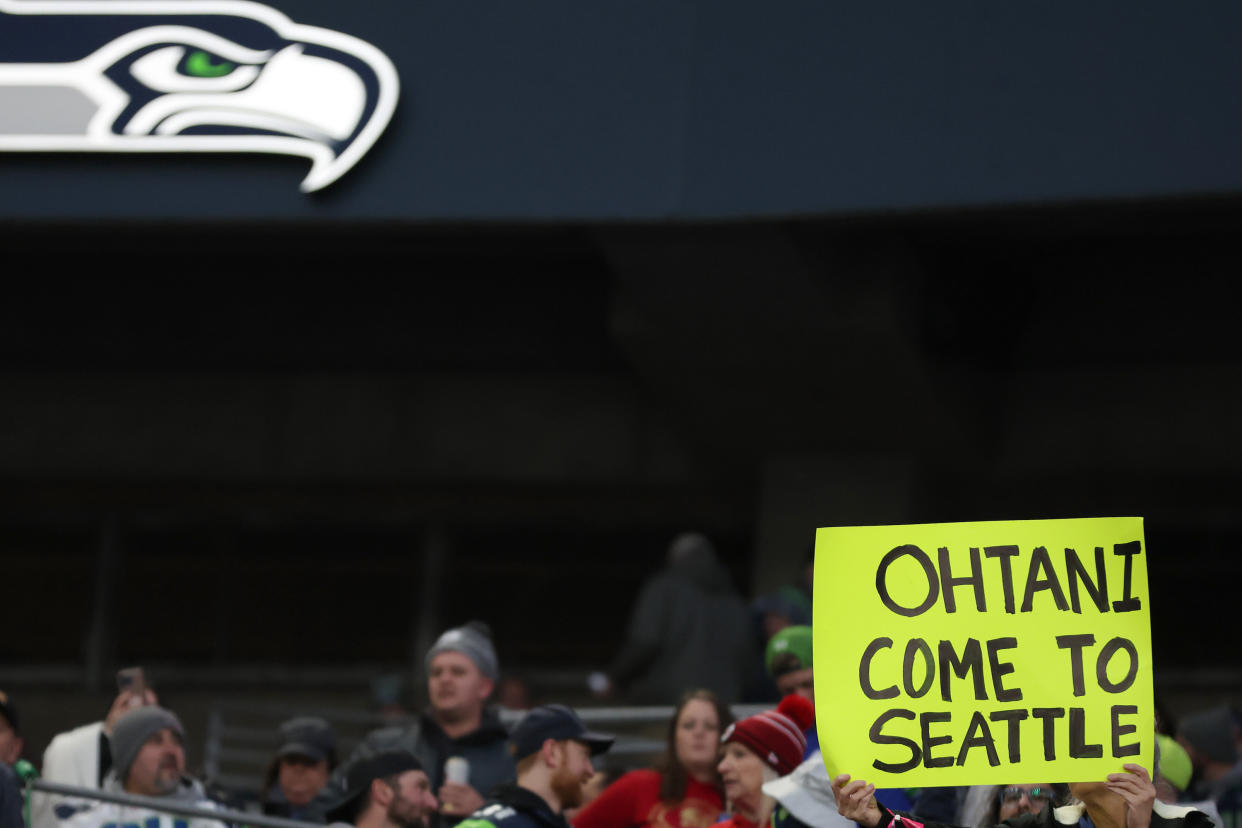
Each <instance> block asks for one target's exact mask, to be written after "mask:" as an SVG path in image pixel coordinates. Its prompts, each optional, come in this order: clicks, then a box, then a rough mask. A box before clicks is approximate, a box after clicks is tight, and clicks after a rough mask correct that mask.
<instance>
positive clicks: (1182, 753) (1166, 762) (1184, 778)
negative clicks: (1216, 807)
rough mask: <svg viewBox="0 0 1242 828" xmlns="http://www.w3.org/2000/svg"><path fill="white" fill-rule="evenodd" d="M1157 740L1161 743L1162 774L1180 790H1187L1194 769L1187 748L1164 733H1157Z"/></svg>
mask: <svg viewBox="0 0 1242 828" xmlns="http://www.w3.org/2000/svg"><path fill="white" fill-rule="evenodd" d="M1156 741H1157V742H1158V743H1159V744H1160V775H1161V776H1163V777H1164V778H1165V779H1167V780H1169V782H1170V784H1172V785H1173V787H1175V788H1177V789H1178V790H1179V791H1184V790H1186V786H1187V785H1189V784H1190V775H1191V772H1192V771H1193V770H1194V768H1193V767H1192V766H1191V764H1190V756H1189V755H1188V754H1187V753H1186V749H1185V748H1183V747H1182V746H1181V745H1179V744H1178V743H1177V742H1175V741H1174V740H1173V739H1171V738H1169V737H1168V736H1165V735H1164V734H1163V733H1157V734H1156Z"/></svg>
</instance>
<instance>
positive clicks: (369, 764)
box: [325, 750, 423, 822]
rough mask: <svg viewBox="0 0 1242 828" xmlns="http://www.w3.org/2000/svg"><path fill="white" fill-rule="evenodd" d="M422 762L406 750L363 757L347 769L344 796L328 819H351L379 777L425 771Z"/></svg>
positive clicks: (344, 820) (340, 820)
mask: <svg viewBox="0 0 1242 828" xmlns="http://www.w3.org/2000/svg"><path fill="white" fill-rule="evenodd" d="M422 769H423V763H422V762H420V761H418V759H417V758H416V757H415V756H414V754H412V753H410V752H409V751H406V750H390V751H386V752H384V753H377V754H375V755H374V756H368V757H367V758H366V759H360V760H359V761H357V762H355V763H354V764H353V765H352V766H351V767H350V768H349V769H348V770H347V771H346V772H345V795H344V797H342V798H341V799H340V800H339V801H338V802H337V803H336V804H335V805H333V806H332V808H331V810H329V811H328V812H327V813H326V814H325V816H327V818H328V821H329V822H351V821H353V819H354V817H356V816H357V814H358V806H359V805H360V804H361V803H362V796H363V794H365V793H366V792H367V791H369V790H370V789H371V783H372V782H374V781H375V780H376V779H385V778H387V777H389V776H397V775H398V774H402V773H405V772H406V771H412V770H419V771H420V770H422Z"/></svg>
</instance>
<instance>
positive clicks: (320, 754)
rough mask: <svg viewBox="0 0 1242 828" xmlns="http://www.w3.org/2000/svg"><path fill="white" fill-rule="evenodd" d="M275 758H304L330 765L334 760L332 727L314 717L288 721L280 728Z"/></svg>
mask: <svg viewBox="0 0 1242 828" xmlns="http://www.w3.org/2000/svg"><path fill="white" fill-rule="evenodd" d="M276 756H277V758H280V759H283V758H284V757H286V756H305V757H306V758H307V759H313V760H314V761H316V762H327V763H328V764H329V765H331V764H333V763H334V762H335V760H336V733H334V732H333V730H332V725H330V724H328V723H327V722H326V721H324V720H323V719H320V718H316V717H314V716H300V717H298V718H296V719H290V720H289V721H287V722H285V723H284V724H282V725H281V726H280V747H278V748H277V749H276Z"/></svg>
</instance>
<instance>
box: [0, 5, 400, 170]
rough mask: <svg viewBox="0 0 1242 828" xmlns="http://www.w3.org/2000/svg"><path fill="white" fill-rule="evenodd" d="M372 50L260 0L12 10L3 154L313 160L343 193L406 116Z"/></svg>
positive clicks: (1, 20) (3, 13) (1, 42)
mask: <svg viewBox="0 0 1242 828" xmlns="http://www.w3.org/2000/svg"><path fill="white" fill-rule="evenodd" d="M397 88H398V85H397V72H396V69H395V68H394V67H393V65H392V62H391V61H390V60H389V59H388V58H387V57H386V56H385V55H384V53H383V52H381V51H379V50H378V49H376V48H375V47H374V46H372V45H371V44H369V43H366V42H364V41H362V40H359V39H358V38H355V37H351V36H349V35H346V34H342V33H340V32H334V31H331V30H329V29H321V28H317V27H314V26H304V25H301V24H298V23H294V22H292V21H291V20H289V19H288V18H287V17H285V16H284V15H283V14H281V13H280V12H278V11H276V10H275V9H273V8H271V7H269V6H264V5H261V4H259V3H252V2H247V0H0V152H3V151H9V152H244V153H274V154H280V155H295V156H303V157H306V158H308V159H310V162H311V168H310V172H309V173H308V174H307V176H306V178H305V179H304V180H303V181H302V185H301V187H302V190H303V191H304V192H311V191H313V190H318V189H321V188H323V187H326V186H327V185H329V184H331V183H332V182H334V181H336V180H337V179H339V178H340V177H341V176H342V175H344V174H345V173H346V172H348V171H349V170H350V168H352V167H353V166H354V165H355V164H356V163H358V160H359V159H360V158H362V156H363V155H365V154H366V152H367V151H368V150H369V149H370V148H371V147H372V146H373V145H374V144H375V141H376V140H377V139H378V138H379V136H380V134H381V133H382V132H383V131H384V128H385V127H386V126H387V125H388V121H389V119H391V118H392V113H393V110H394V109H395V108H396V105H397Z"/></svg>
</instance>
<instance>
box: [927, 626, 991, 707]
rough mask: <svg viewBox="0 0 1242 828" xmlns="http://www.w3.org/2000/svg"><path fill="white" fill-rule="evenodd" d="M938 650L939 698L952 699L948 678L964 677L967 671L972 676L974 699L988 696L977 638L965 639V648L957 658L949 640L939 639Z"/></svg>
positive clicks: (979, 699) (981, 650)
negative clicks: (959, 657)
mask: <svg viewBox="0 0 1242 828" xmlns="http://www.w3.org/2000/svg"><path fill="white" fill-rule="evenodd" d="M939 651H940V698H942V699H944V700H945V701H953V698H952V695H953V694H952V691H951V690H950V689H949V682H950V679H952V677H953V676H957V677H958V678H960V679H964V678H966V675H967V674H968V673H969V674H971V675H972V677H973V678H974V682H975V699H976V700H978V701H982V700H984V699H986V698H987V697H988V691H987V687H986V686H985V685H984V683H983V649H982V648H981V647H980V646H979V639H977V638H968V639H967V640H966V649H964V650H963V651H962V657H961V659H958V657H957V653H956V652H955V651H954V650H953V642H951V641H941V642H940V648H939Z"/></svg>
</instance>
